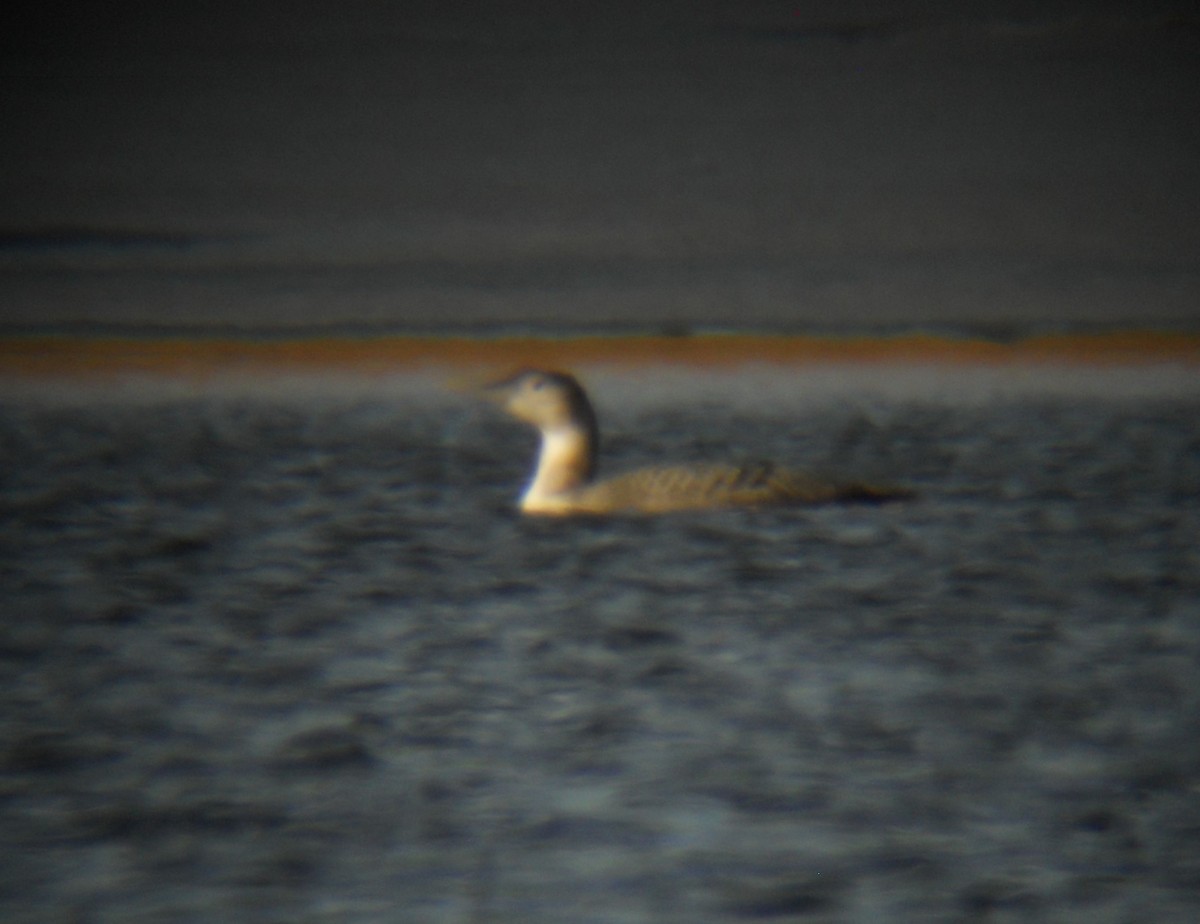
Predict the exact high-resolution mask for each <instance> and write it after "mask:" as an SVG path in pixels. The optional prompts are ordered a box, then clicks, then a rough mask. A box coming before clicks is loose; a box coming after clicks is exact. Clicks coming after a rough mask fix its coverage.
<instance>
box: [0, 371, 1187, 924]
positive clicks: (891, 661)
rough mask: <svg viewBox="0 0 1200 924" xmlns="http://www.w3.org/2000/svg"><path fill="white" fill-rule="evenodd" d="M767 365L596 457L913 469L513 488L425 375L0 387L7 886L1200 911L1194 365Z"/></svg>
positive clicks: (57, 895) (431, 902) (239, 907)
mask: <svg viewBox="0 0 1200 924" xmlns="http://www.w3.org/2000/svg"><path fill="white" fill-rule="evenodd" d="M782 391H783V393H784V397H783V398H782V399H778V400H775V401H774V402H773V403H771V404H770V406H768V407H765V408H760V409H757V410H755V409H753V408H751V407H749V406H747V405H746V404H745V403H740V404H739V403H736V402H735V403H729V404H726V403H722V402H719V401H717V402H714V401H708V400H695V401H686V400H684V401H670V402H667V401H664V405H663V406H655V405H653V403H652V402H651V403H650V404H647V403H641V404H639V403H638V402H636V401H635V402H629V403H625V402H620V401H618V402H614V401H611V400H610V401H609V406H607V407H605V406H604V402H603V401H602V402H601V404H602V407H601V410H602V413H603V414H604V416H605V418H606V420H607V421H608V423H609V424H610V426H609V428H608V429H609V432H610V439H609V441H608V444H607V447H606V462H607V463H609V464H611V466H612V467H614V468H620V467H622V466H626V465H634V464H640V463H643V462H646V461H651V460H654V459H656V458H657V457H659V456H660V455H663V456H666V455H670V456H671V457H673V458H711V457H721V456H728V455H730V454H734V453H747V454H750V455H754V456H765V457H773V458H781V459H791V460H796V461H800V462H805V463H809V464H813V465H817V466H824V467H831V468H839V469H840V468H846V469H850V470H852V471H855V472H857V473H861V474H868V475H872V474H873V475H878V474H899V475H902V476H903V480H905V481H906V482H908V483H911V484H913V485H915V486H916V487H918V488H919V489H920V490H921V492H922V496H921V498H920V499H919V500H917V501H915V502H911V503H905V504H898V505H892V506H887V507H881V508H880V507H851V508H825V509H819V510H790V511H766V512H758V513H745V512H730V513H717V514H709V515H697V516H679V517H671V518H663V519H654V520H613V521H584V522H568V523H555V522H536V521H523V520H521V519H520V518H518V517H516V516H515V515H514V514H513V512H512V509H511V502H512V498H513V496H514V495H515V493H516V490H517V488H518V487H519V483H520V480H521V478H522V477H523V476H524V474H525V471H526V467H527V465H528V461H529V460H528V458H526V454H527V453H528V452H529V451H530V450H531V445H532V444H531V442H530V440H529V438H528V436H527V435H525V434H522V433H521V432H520V431H519V430H516V429H514V428H512V427H511V426H510V425H509V424H508V423H507V422H505V421H500V420H496V419H494V418H492V417H489V416H486V415H484V414H483V413H482V412H479V411H476V410H474V409H472V408H470V407H469V406H464V405H463V404H462V403H461V402H458V403H456V402H455V401H452V400H450V399H447V398H441V397H436V396H434V395H432V394H431V393H428V392H420V393H414V394H405V393H379V394H370V393H363V394H359V395H356V396H348V395H343V396H341V397H338V396H329V397H325V398H321V399H312V398H311V396H310V397H309V398H303V397H295V398H287V397H281V396H279V395H274V396H272V395H268V394H265V393H264V394H260V395H255V394H253V393H246V394H223V395H221V394H209V395H201V394H196V395H180V396H177V397H171V396H164V397H162V398H160V399H157V400H151V401H146V400H138V401H130V400H115V399H114V400H107V399H105V398H104V397H103V396H100V397H99V398H92V399H87V400H72V401H61V400H29V399H20V400H17V399H10V400H8V401H7V403H5V404H4V405H3V406H2V407H0V448H2V452H3V483H2V494H0V502H2V504H3V520H2V523H3V526H2V533H0V540H2V548H3V552H2V556H0V569H2V571H0V573H2V575H3V598H2V599H3V625H2V628H0V723H2V724H0V786H2V792H0V824H2V825H3V830H4V832H5V833H4V836H3V839H2V845H3V846H2V847H0V850H2V851H3V853H2V856H0V917H2V918H3V919H4V920H6V921H11V922H24V921H39V922H40V921H80V922H86V921H121V922H130V921H171V922H189V921H213V920H227V921H247V922H275V921H279V922H283V921H287V922H310V921H338V922H342V921H350V922H367V921H371V922H374V921H408V920H413V921H418V920H419V921H447V922H492V921H517V920H520V921H534V922H551V921H555V922H557V921H563V922H568V921H569V922H592V921H595V922H601V921H603V922H623V921H631V922H632V921H639V922H640V921H645V922H715V921H737V920H805V921H876V920H896V921H900V920H920V921H960V920H975V919H978V920H984V919H986V920H1013V921H1016V920H1020V921H1063V920H1072V919H1079V918H1085V917H1086V918H1087V919H1088V920H1092V921H1104V922H1121V921H1144V920H1155V921H1191V920H1194V919H1195V918H1196V915H1197V914H1198V913H1200V851H1197V849H1196V845H1197V843H1200V798H1198V796H1200V793H1198V790H1197V787H1198V784H1200V734H1198V733H1200V727H1198V726H1200V702H1198V700H1200V650H1198V649H1200V567H1198V565H1200V551H1198V549H1200V492H1198V491H1197V488H1198V486H1200V424H1198V423H1197V420H1198V419H1200V417H1198V411H1200V401H1197V400H1196V399H1195V398H1178V397H1175V398H1172V397H1170V396H1167V395H1159V396H1157V397H1156V396H1153V395H1152V396H1143V397H1140V398H1137V399H1130V398H1123V399H1122V398H1102V397H1096V396H1094V395H1093V396H1084V395H1074V396H1072V395H1068V394H1058V395H1053V394H1046V395H1041V396H1039V395H1037V394H1031V393H1025V394H1022V395H1017V396H1010V397H1007V398H1004V397H996V398H994V399H992V400H985V401H933V400H887V399H875V400H871V401H842V400H837V401H834V400H830V401H828V402H822V401H819V400H817V401H812V400H809V401H806V402H796V403H789V401H788V399H787V397H786V388H784V389H783V390H782ZM667 405H669V406H667Z"/></svg>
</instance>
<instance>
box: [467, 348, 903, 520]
mask: <svg viewBox="0 0 1200 924" xmlns="http://www.w3.org/2000/svg"><path fill="white" fill-rule="evenodd" d="M489 392H490V393H491V394H492V396H493V397H495V398H496V399H497V401H498V402H499V403H500V405H501V406H502V407H503V408H504V409H505V410H506V411H507V412H508V413H510V414H512V415H513V416H514V417H516V418H518V419H520V420H523V421H525V422H526V423H529V424H532V425H533V426H535V427H537V428H538V430H539V431H540V432H541V435H542V445H541V450H540V452H539V454H538V464H537V469H536V471H535V472H534V476H533V479H532V481H531V482H530V484H529V487H528V488H527V489H526V491H525V493H524V495H522V497H521V510H522V511H523V512H524V513H529V514H543V515H560V516H561V515H569V514H597V515H600V514H610V513H647V514H653V513H671V512H676V511H682V510H704V509H714V508H722V507H761V506H768V505H785V504H821V503H830V502H834V501H854V500H860V501H883V500H891V499H894V498H899V497H905V496H908V492H906V491H903V490H899V489H893V488H883V487H875V486H871V485H866V484H860V483H851V482H836V481H829V480H825V479H821V478H817V477H815V476H812V475H808V474H805V473H803V472H797V471H793V470H790V469H785V468H780V467H778V466H775V465H772V464H770V463H754V464H748V465H722V464H697V465H670V466H654V467H651V468H643V469H637V470H635V471H632V472H627V473H625V474H622V475H616V476H613V477H611V478H606V479H603V480H598V481H597V480H594V476H595V471H596V452H597V448H598V443H599V438H598V430H597V427H596V416H595V413H594V412H593V411H592V406H591V403H590V402H589V401H588V398H587V395H586V394H585V392H584V390H583V388H582V387H581V386H580V385H579V383H578V382H577V381H576V380H575V379H574V378H572V377H571V376H569V375H567V374H566V373H562V372H544V371H541V370H528V371H524V372H520V373H518V374H517V375H515V376H513V377H511V378H509V379H506V380H504V381H502V382H499V383H497V384H495V385H493V386H491V387H490V388H489Z"/></svg>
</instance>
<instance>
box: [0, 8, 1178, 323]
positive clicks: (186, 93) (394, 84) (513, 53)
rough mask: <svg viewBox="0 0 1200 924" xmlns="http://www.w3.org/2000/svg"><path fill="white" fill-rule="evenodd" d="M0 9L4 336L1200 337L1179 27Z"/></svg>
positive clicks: (849, 11)
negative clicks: (758, 333) (1, 20)
mask: <svg viewBox="0 0 1200 924" xmlns="http://www.w3.org/2000/svg"><path fill="white" fill-rule="evenodd" d="M4 16H5V18H6V19H7V20H8V25H7V26H6V28H4V29H3V37H2V38H0V50H2V54H3V90H2V97H0V114H2V120H3V125H4V144H3V145H0V333H10V334H11V333H24V332H30V331H39V332H78V333H88V332H113V331H117V332H155V331H163V330H166V331H169V332H185V333H186V332H212V331H238V332H249V333H254V332H258V333H273V332H285V333H295V332H299V333H305V334H311V333H321V332H353V333H373V332H387V333H404V332H431V331H432V332H442V331H449V332H456V333H475V332H478V333H493V332H497V331H512V330H529V331H535V332H549V333H559V332H578V331H605V332H619V331H669V332H686V331H691V330H711V329H731V328H734V329H743V330H744V329H753V330H766V331H777V330H778V331H839V332H840V331H847V330H851V331H856V332H868V333H869V332H888V331H894V330H898V329H910V328H914V327H916V328H925V329H934V330H949V331H958V332H963V331H965V332H968V333H982V334H985V335H992V336H995V335H999V336H1004V335H1010V334H1018V335H1019V334H1021V333H1024V332H1027V331H1030V330H1042V329H1047V328H1050V329H1056V330H1058V329H1068V330H1074V329H1080V328H1087V329H1094V328H1097V327H1101V328H1103V327H1111V326H1139V327H1146V326H1150V327H1158V328H1165V329H1172V330H1173V329H1181V328H1188V329H1193V330H1194V328H1195V327H1196V323H1197V300H1196V295H1197V291H1198V288H1200V287H1198V283H1200V256H1198V255H1200V210H1197V208H1196V207H1195V204H1196V202H1197V201H1200V118H1198V117H1197V116H1198V115H1200V106H1198V105H1197V104H1198V101H1200V14H1198V13H1197V12H1196V7H1195V5H1194V4H1193V3H1191V2H1183V0H1176V2H1171V0H1163V2H1138V3H1129V2H1126V3H1120V2H1109V3H1105V2H1076V0H1055V2H1036V3H1035V2H1015V0H1014V2H958V0H955V2H949V0H947V2H936V0H932V2H904V0H897V2H878V0H862V2H837V3H834V2H811V0H810V2H803V0H749V2H731V0H687V2H683V0H666V2H658V3H652V4H645V3H638V2H624V0H617V2H605V3H591V4H585V3H575V2H542V0H503V2H500V0H494V2H487V0H482V2H479V0H477V2H444V0H438V2H432V0H406V2H384V0H354V2H347V3H324V2H317V0H304V2H293V3H289V4H285V5H281V4H277V3H266V2H260V0H251V2H221V0H218V2H207V3H197V4H183V5H180V4H170V5H163V4H158V3H151V2H129V0H126V2H119V3H112V4H103V5H95V4H91V5H85V4H73V3H66V2H47V3H41V4H38V5H36V6H30V5H25V4H17V5H16V6H10V8H9V11H8V12H6V13H5V14H4Z"/></svg>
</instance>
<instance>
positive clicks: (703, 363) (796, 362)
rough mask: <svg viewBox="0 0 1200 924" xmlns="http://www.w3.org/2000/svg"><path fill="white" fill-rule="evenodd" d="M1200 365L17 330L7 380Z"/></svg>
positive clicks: (1165, 349) (682, 339)
mask: <svg viewBox="0 0 1200 924" xmlns="http://www.w3.org/2000/svg"><path fill="white" fill-rule="evenodd" d="M1167 363H1169V364H1176V365H1178V364H1184V365H1200V333H1191V332H1162V331H1151V330H1121V331H1107V332H1100V333H1050V334H1039V335H1031V336H1027V337H1022V338H1016V339H1012V340H992V339H987V338H980V337H953V336H943V335H933V334H924V333H911V334H897V335H890V336H859V335H846V336H827V335H772V334H757V333H728V334H720V333H713V334H696V335H688V336H668V335H614V336H604V335H586V336H565V337H553V336H533V335H530V336H515V335H514V336H496V337H463V336H376V337H291V338H277V339H276V338H273V339H254V338H233V337H221V338H183V337H167V336H155V337H129V336H125V337H118V336H105V337H78V336H47V335H37V336H24V337H21V336H9V337H3V338H0V376H2V377H5V378H10V379H11V378H23V379H45V378H52V379H89V380H90V379H104V378H109V377H113V376H122V375H129V374H135V375H151V376H162V377H166V378H185V379H188V378H191V379H197V378H198V379H208V378H211V377H213V376H221V375H225V374H230V373H233V374H245V373H250V374H271V373H281V374H296V373H309V374H318V373H334V374H339V375H347V374H349V375H356V376H358V375H361V376H366V377H379V376H386V375H388V374H390V373H395V372H412V371H420V370H422V369H438V368H442V369H451V370H481V371H486V370H488V369H491V368H512V367H517V366H524V365H544V366H574V365H606V366H613V367H630V368H639V367H652V366H662V365H667V366H682V367H700V368H705V367H711V368H723V369H729V368H732V367H738V366H748V365H771V366H796V367H812V366H821V365H846V364H849V365H876V364H906V365H912V364H919V365H947V366H958V367H962V366H984V367H993V366H1007V365H1021V364H1037V365H1068V366H1089V367H1106V366H1113V367H1116V366H1144V365H1159V364H1167Z"/></svg>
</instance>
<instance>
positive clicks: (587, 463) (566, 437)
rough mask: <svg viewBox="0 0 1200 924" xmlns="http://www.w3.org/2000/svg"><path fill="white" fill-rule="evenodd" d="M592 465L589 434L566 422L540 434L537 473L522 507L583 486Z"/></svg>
mask: <svg viewBox="0 0 1200 924" xmlns="http://www.w3.org/2000/svg"><path fill="white" fill-rule="evenodd" d="M595 465H596V446H595V438H594V436H593V433H592V431H591V430H590V429H589V428H588V427H586V426H583V425H582V424H579V423H576V422H570V423H566V424H562V425H560V426H557V427H554V428H552V429H548V430H543V431H542V447H541V451H540V452H539V453H538V463H537V471H536V472H535V473H534V476H533V481H532V482H531V483H530V485H529V488H528V490H526V492H525V496H524V497H523V498H522V506H523V507H526V508H527V509H528V508H530V507H532V506H535V505H537V504H539V503H542V502H545V501H547V500H549V499H552V498H555V497H557V496H559V495H562V494H564V493H565V492H568V491H573V490H575V489H576V488H580V487H582V486H583V485H585V484H587V483H588V482H589V481H590V480H591V478H592V472H593V471H594V470H595Z"/></svg>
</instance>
